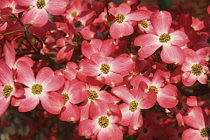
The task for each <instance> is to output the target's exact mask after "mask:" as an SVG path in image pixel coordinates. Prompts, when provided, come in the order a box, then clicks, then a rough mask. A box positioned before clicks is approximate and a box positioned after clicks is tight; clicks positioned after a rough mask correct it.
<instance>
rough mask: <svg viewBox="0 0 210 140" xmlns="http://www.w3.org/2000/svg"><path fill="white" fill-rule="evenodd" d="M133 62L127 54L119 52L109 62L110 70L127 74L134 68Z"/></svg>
mask: <svg viewBox="0 0 210 140" xmlns="http://www.w3.org/2000/svg"><path fill="white" fill-rule="evenodd" d="M134 65H135V63H134V62H133V61H132V59H131V57H130V56H129V55H128V54H121V55H119V56H118V57H116V58H115V59H114V60H113V61H112V62H111V63H110V66H111V71H112V72H114V73H120V74H124V73H125V74H127V73H130V72H131V71H132V70H133V69H134Z"/></svg>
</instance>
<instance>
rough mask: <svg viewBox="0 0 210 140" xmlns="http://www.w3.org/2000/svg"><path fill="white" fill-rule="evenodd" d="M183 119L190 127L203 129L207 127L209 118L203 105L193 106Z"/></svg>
mask: <svg viewBox="0 0 210 140" xmlns="http://www.w3.org/2000/svg"><path fill="white" fill-rule="evenodd" d="M183 120H184V122H185V123H186V124H187V125H189V126H190V127H193V128H194V129H198V130H201V129H202V128H205V127H206V126H205V123H206V121H207V118H206V114H205V112H204V111H203V110H202V108H201V107H193V108H192V109H191V110H190V111H188V114H187V115H186V116H183ZM192 122H193V123H192Z"/></svg>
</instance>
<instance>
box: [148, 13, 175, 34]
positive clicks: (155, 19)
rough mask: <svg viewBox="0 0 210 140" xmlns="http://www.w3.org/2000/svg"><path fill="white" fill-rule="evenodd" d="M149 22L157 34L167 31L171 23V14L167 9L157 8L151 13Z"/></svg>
mask: <svg viewBox="0 0 210 140" xmlns="http://www.w3.org/2000/svg"><path fill="white" fill-rule="evenodd" d="M151 23H152V26H153V28H154V30H155V32H156V33H157V34H158V35H161V34H163V33H168V31H169V28H170V27H171V23H172V17H171V14H170V13H169V12H167V11H158V10H157V11H155V12H153V14H152V15H151Z"/></svg>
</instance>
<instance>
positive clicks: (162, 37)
mask: <svg viewBox="0 0 210 140" xmlns="http://www.w3.org/2000/svg"><path fill="white" fill-rule="evenodd" d="M170 40H171V36H170V35H169V34H166V33H164V34H162V35H160V38H159V41H160V42H161V43H167V42H168V41H170Z"/></svg>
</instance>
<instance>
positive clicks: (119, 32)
mask: <svg viewBox="0 0 210 140" xmlns="http://www.w3.org/2000/svg"><path fill="white" fill-rule="evenodd" d="M133 32H134V29H133V26H132V25H130V24H129V23H128V22H122V23H118V22H115V23H113V24H112V25H111V27H110V29H109V33H110V35H111V37H112V38H114V39H119V38H121V37H124V36H128V35H131V34H132V33H133Z"/></svg>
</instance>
